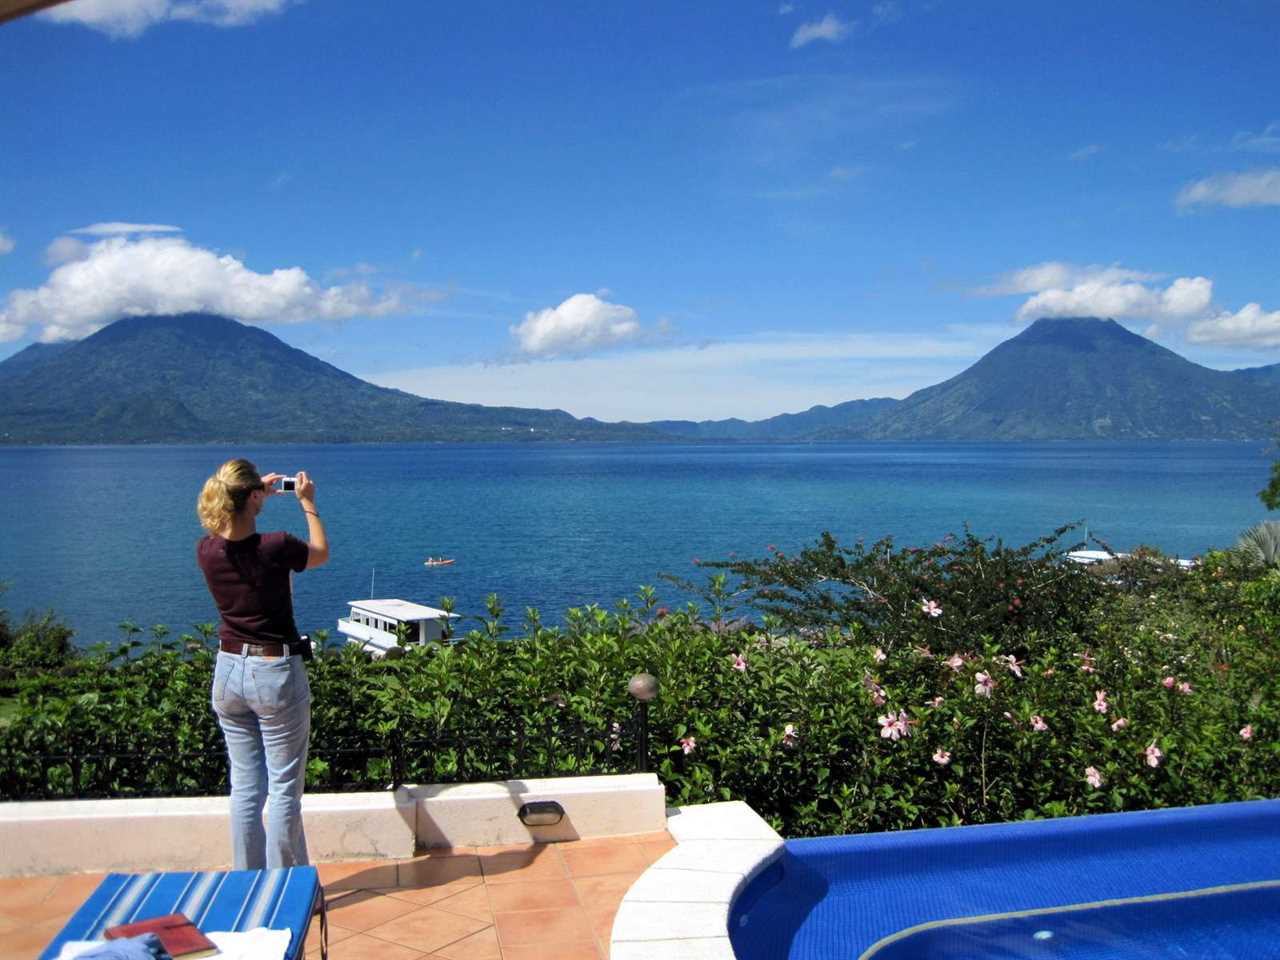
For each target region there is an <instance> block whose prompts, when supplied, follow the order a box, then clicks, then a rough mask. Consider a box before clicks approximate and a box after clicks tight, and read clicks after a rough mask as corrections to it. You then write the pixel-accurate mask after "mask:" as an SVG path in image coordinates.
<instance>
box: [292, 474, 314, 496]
mask: <svg viewBox="0 0 1280 960" xmlns="http://www.w3.org/2000/svg"><path fill="white" fill-rule="evenodd" d="M293 492H294V493H296V494H297V495H298V499H299V500H300V501H302V502H303V503H315V499H316V485H315V481H313V480H312V479H311V478H310V477H308V476H307V471H305V470H299V471H298V482H297V484H296V485H295V487H294V491H293Z"/></svg>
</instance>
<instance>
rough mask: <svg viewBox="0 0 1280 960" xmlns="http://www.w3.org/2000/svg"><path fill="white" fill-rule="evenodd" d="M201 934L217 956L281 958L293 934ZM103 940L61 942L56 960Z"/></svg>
mask: <svg viewBox="0 0 1280 960" xmlns="http://www.w3.org/2000/svg"><path fill="white" fill-rule="evenodd" d="M204 935H205V936H206V937H208V938H209V939H210V940H212V941H213V942H214V944H215V945H216V946H217V948H218V950H219V951H221V952H220V953H219V954H218V956H219V957H220V958H222V960H284V954H285V951H286V950H288V949H289V939H290V937H292V934H291V933H290V932H289V931H288V930H269V929H267V928H266V927H256V928H254V929H253V930H245V931H243V932H241V933H227V932H225V931H219V930H206V931H204ZM105 942H106V941H104V940H69V941H67V942H66V943H64V944H63V945H62V952H61V953H60V954H58V960H72V958H73V957H78V956H79V955H80V954H82V953H85V952H86V951H88V950H92V949H93V948H94V947H97V946H100V945H102V944H103V943H105Z"/></svg>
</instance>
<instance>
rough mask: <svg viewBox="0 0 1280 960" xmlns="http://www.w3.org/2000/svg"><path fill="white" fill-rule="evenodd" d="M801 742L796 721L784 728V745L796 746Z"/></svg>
mask: <svg viewBox="0 0 1280 960" xmlns="http://www.w3.org/2000/svg"><path fill="white" fill-rule="evenodd" d="M799 742H800V734H799V733H798V732H797V731H796V725H795V724H794V723H788V724H787V725H786V726H785V727H783V728H782V745H783V746H784V747H794V746H795V745H796V744H797V743H799Z"/></svg>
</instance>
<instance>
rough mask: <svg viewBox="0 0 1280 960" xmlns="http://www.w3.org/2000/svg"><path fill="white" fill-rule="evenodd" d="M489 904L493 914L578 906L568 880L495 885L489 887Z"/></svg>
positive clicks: (576, 897)
mask: <svg viewBox="0 0 1280 960" xmlns="http://www.w3.org/2000/svg"><path fill="white" fill-rule="evenodd" d="M489 904H490V906H492V908H493V912H494V913H514V912H515V911H517V910H554V909H557V908H560V907H576V906H578V905H579V904H578V893H577V891H576V890H574V888H573V884H572V883H570V882H569V881H568V880H539V881H537V882H536V883H495V884H494V885H493V886H491V887H489Z"/></svg>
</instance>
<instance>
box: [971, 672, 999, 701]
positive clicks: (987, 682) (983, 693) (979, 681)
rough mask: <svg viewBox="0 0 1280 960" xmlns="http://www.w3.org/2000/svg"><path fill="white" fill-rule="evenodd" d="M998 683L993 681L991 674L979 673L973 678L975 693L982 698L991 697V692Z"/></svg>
mask: <svg viewBox="0 0 1280 960" xmlns="http://www.w3.org/2000/svg"><path fill="white" fill-rule="evenodd" d="M995 685H996V682H995V681H994V680H992V679H991V674H989V673H982V672H981V671H979V672H978V673H977V674H975V675H974V678H973V692H974V693H976V694H977V695H978V696H980V697H989V696H991V690H992V688H994V687H995Z"/></svg>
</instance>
